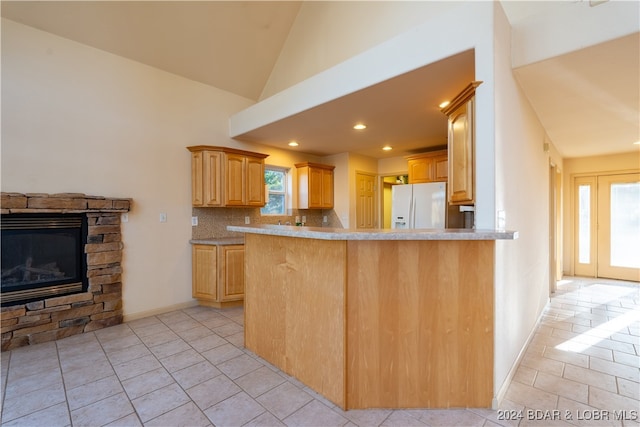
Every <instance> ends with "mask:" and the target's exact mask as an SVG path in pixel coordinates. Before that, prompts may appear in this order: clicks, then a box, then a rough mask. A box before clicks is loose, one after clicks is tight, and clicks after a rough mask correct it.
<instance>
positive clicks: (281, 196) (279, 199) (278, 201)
mask: <svg viewBox="0 0 640 427" xmlns="http://www.w3.org/2000/svg"><path fill="white" fill-rule="evenodd" d="M264 181H265V183H266V185H267V194H268V199H267V203H266V204H265V205H264V207H263V208H262V209H260V213H261V214H262V215H284V214H285V209H286V206H287V170H286V169H284V168H278V167H274V166H267V167H265V170H264Z"/></svg>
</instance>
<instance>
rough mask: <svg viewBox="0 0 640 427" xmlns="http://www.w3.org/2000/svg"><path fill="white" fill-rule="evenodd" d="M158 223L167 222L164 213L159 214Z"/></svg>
mask: <svg viewBox="0 0 640 427" xmlns="http://www.w3.org/2000/svg"><path fill="white" fill-rule="evenodd" d="M160 222H167V214H166V213H165V212H160Z"/></svg>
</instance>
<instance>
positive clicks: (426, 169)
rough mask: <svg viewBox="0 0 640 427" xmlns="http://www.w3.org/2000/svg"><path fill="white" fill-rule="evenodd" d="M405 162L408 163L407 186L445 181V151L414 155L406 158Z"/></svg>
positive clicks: (446, 173) (446, 157) (446, 162)
mask: <svg viewBox="0 0 640 427" xmlns="http://www.w3.org/2000/svg"><path fill="white" fill-rule="evenodd" d="M407 160H408V162H409V184H419V183H422V182H446V181H447V175H448V161H447V160H448V155H447V150H438V151H431V152H428V153H422V154H416V155H414V156H409V157H407Z"/></svg>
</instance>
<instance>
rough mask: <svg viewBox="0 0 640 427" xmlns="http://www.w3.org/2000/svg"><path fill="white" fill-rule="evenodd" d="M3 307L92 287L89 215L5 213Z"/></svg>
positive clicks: (2, 224) (2, 236) (3, 223)
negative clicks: (89, 264) (88, 233)
mask: <svg viewBox="0 0 640 427" xmlns="http://www.w3.org/2000/svg"><path fill="white" fill-rule="evenodd" d="M0 227H1V230H2V232H1V240H2V242H1V243H2V264H0V266H1V270H2V278H1V282H0V283H1V291H2V298H1V301H2V306H8V305H15V304H22V303H28V302H30V301H36V300H41V299H43V298H49V297H53V296H61V295H68V294H73V293H79V292H86V291H87V286H88V280H87V261H86V254H85V251H84V247H85V244H86V243H87V217H86V215H85V214H52V213H46V214H12V215H2V218H1V223H0Z"/></svg>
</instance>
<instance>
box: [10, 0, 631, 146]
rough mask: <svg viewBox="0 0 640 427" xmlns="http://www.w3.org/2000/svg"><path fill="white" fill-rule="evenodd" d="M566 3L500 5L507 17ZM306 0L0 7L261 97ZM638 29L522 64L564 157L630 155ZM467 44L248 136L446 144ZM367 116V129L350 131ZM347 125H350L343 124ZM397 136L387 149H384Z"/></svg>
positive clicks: (38, 24)
mask: <svg viewBox="0 0 640 427" xmlns="http://www.w3.org/2000/svg"><path fill="white" fill-rule="evenodd" d="M559 3H561V2H520V1H506V2H502V4H503V7H504V9H505V13H506V14H507V16H508V19H509V21H510V22H511V23H512V24H515V23H517V22H519V21H521V20H523V19H526V18H527V17H528V16H531V15H534V14H542V13H553V8H554V5H557V4H559ZM300 5H301V2H299V1H284V2H271V1H255V2H245V1H195V2H190V1H189V2H170V1H166V2H165V1H140V2H138V1H131V2H124V1H122V2H121V1H118V2H111V1H105V2H92V1H88V2H85V1H68V2H57V1H41V2H39V1H16V2H13V1H2V16H3V17H5V18H8V19H11V20H13V21H16V22H20V23H23V24H26V25H30V26H32V27H35V28H38V29H41V30H44V31H48V32H51V33H53V34H57V35H59V36H62V37H66V38H69V39H71V40H75V41H77V42H80V43H83V44H87V45H89V46H93V47H96V48H99V49H102V50H105V51H108V52H111V53H114V54H117V55H120V56H123V57H126V58H129V59H133V60H136V61H139V62H142V63H145V64H147V65H151V66H154V67H157V68H160V69H163V70H166V71H169V72H171V73H174V74H177V75H181V76H184V77H187V78H189V79H192V80H196V81H200V82H202V83H205V84H208V85H211V86H215V87H217V88H220V89H223V90H227V91H229V92H232V93H236V94H238V95H240V96H243V97H246V98H249V99H253V100H258V99H259V97H260V93H261V92H262V89H263V87H264V86H265V83H266V82H267V80H268V78H269V75H270V73H271V71H272V69H273V66H274V64H275V62H276V60H277V58H278V55H279V53H280V50H281V49H282V46H283V44H284V42H285V40H286V38H287V35H288V33H289V30H290V28H291V26H292V24H293V22H294V20H295V18H296V15H297V13H298V10H299V8H300ZM639 40H640V38H639V34H635V35H632V36H628V37H624V38H621V39H617V40H614V41H610V42H607V43H604V44H601V45H596V46H592V47H586V48H584V49H582V50H580V51H577V52H573V53H570V54H567V55H562V56H560V57H556V58H551V59H547V60H544V61H540V62H537V63H534V64H531V65H527V66H524V67H521V68H518V69H516V70H515V74H516V77H517V79H518V81H519V82H520V84H521V86H522V88H523V90H524V92H525V94H526V95H527V97H528V98H529V100H530V101H531V104H532V105H533V108H534V110H535V111H536V113H537V114H538V117H539V118H540V121H541V122H542V124H543V126H544V127H545V129H546V131H547V134H548V135H549V137H550V139H551V140H552V141H553V143H554V145H555V146H556V147H557V148H558V150H559V151H560V153H561V154H562V155H563V156H565V157H581V156H588V155H602V154H609V153H618V152H628V151H633V150H634V149H636V148H635V147H634V146H633V145H631V144H632V142H634V141H637V140H639V139H640V135H639V132H640V131H639V128H640V123H639V121H640V119H639V117H640V112H639V105H640V95H639V94H640V83H639V78H638V76H639V75H640V66H639V64H640V44H639ZM473 76H474V70H473V53H472V52H465V53H462V54H459V55H456V56H454V57H451V58H447V59H445V60H443V61H440V62H438V63H435V64H431V65H429V66H427V67H423V68H422V69H418V70H415V71H413V72H410V73H406V74H404V75H401V76H398V77H396V78H394V79H391V80H389V81H387V82H383V83H380V84H378V85H375V86H372V87H370V88H367V89H364V90H361V91H358V92H355V93H353V94H351V95H348V96H346V97H343V98H340V99H336V100H334V101H332V102H329V103H327V104H324V105H321V106H318V107H316V108H313V109H311V110H308V111H305V112H303V113H300V114H298V115H295V116H292V117H289V118H287V119H284V120H282V121H280V122H278V123H273V124H271V125H268V126H265V127H263V128H260V129H256V130H254V131H252V132H250V133H249V134H246V135H244V136H243V139H245V140H252V141H256V142H261V143H265V144H273V145H276V146H278V147H283V145H284V144H285V143H286V142H288V141H289V140H290V139H292V138H296V139H299V140H300V141H304V151H306V152H309V153H311V154H317V155H328V154H336V153H341V152H345V151H351V152H356V153H361V154H365V155H369V156H372V157H378V158H381V157H387V156H398V155H403V154H407V153H412V152H416V151H421V150H423V149H425V148H428V147H434V146H441V145H444V144H446V118H445V117H444V115H443V114H442V113H441V112H440V111H439V109H438V108H437V104H439V103H440V102H441V101H442V100H443V99H446V98H451V97H452V96H453V95H455V94H456V93H458V92H459V91H460V90H462V89H463V88H464V87H465V86H466V85H467V84H468V83H469V82H470V81H472V80H473ZM360 120H362V121H366V122H367V123H368V125H369V128H368V129H367V131H366V132H362V133H356V132H355V131H353V130H352V129H351V125H352V124H353V123H354V122H355V121H360ZM345 124H347V125H348V126H346V125H345ZM385 144H389V145H391V146H393V147H394V150H393V151H392V152H391V153H390V154H387V153H384V152H382V151H381V150H380V149H379V147H381V146H382V145H385Z"/></svg>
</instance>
